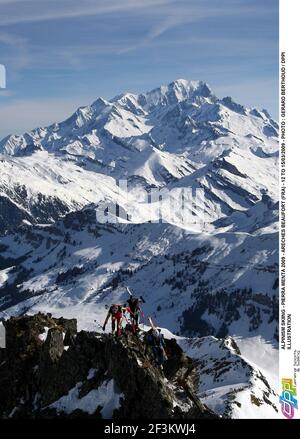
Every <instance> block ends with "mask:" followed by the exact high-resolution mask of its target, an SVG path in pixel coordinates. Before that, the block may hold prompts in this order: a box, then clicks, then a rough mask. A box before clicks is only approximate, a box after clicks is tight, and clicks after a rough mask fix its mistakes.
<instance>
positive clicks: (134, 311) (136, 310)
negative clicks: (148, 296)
mask: <svg viewBox="0 0 300 439" xmlns="http://www.w3.org/2000/svg"><path fill="white" fill-rule="evenodd" d="M127 292H128V294H129V296H130V297H129V299H128V300H127V303H128V306H129V309H130V311H131V313H130V320H131V327H132V332H133V334H135V333H136V332H137V331H138V330H139V321H140V315H142V317H144V313H143V311H142V309H141V303H145V300H144V299H143V297H142V296H140V298H138V297H135V296H134V295H133V294H132V293H131V291H130V290H129V288H127Z"/></svg>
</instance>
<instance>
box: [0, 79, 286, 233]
mask: <svg viewBox="0 0 300 439" xmlns="http://www.w3.org/2000/svg"><path fill="white" fill-rule="evenodd" d="M277 134H278V126H277V124H276V122H274V121H273V120H272V119H271V117H270V116H269V115H268V113H267V112H266V111H265V110H264V111H259V110H256V109H252V110H250V109H246V108H245V107H243V106H241V105H239V104H236V103H235V102H233V101H232V99H231V98H224V99H218V98H217V97H216V96H215V95H214V94H213V93H212V91H211V90H210V88H209V87H208V86H207V85H206V84H205V83H202V82H199V81H186V80H177V81H174V82H173V83H171V84H169V85H168V86H162V87H160V88H159V89H156V90H153V91H151V92H149V93H146V94H141V95H133V94H129V93H126V94H124V95H121V96H118V97H116V98H114V99H112V100H111V101H105V100H104V99H98V100H97V101H95V102H94V103H93V104H92V105H91V106H88V107H82V108H79V109H78V110H77V111H76V112H75V113H74V114H73V115H72V116H71V117H70V118H69V119H67V120H65V121H64V122H62V123H56V124H53V125H51V126H49V127H45V128H38V129H35V130H33V131H32V132H30V133H25V134H24V135H22V136H8V137H7V138H5V139H3V140H2V141H1V142H0V175H1V177H0V206H1V225H2V227H1V228H2V231H3V230H5V229H8V228H9V229H11V228H12V227H14V226H16V225H18V224H20V222H21V221H22V220H24V219H25V220H27V221H29V222H31V223H36V222H43V223H48V222H52V221H55V220H56V219H58V217H59V216H61V215H64V214H65V213H67V212H69V211H72V210H78V209H79V208H80V207H83V206H85V205H87V204H89V203H91V202H98V201H100V200H101V199H102V200H103V199H106V198H107V197H109V196H110V193H111V191H112V190H113V188H114V181H115V180H116V179H120V178H122V179H124V178H126V179H127V180H128V182H129V185H130V186H134V185H137V184H139V185H143V186H144V187H146V188H149V187H165V186H166V185H170V184H176V183H178V182H179V181H181V180H182V179H184V177H189V176H190V178H192V179H193V176H194V173H195V171H198V174H199V178H201V180H202V182H203V183H202V184H203V186H204V190H205V192H206V193H205V195H206V198H207V199H209V198H212V202H213V204H214V202H215V199H216V197H218V196H219V192H220V188H221V189H222V186H223V187H224V183H225V184H226V185H227V186H228V188H227V195H229V197H230V198H231V199H232V198H234V197H235V196H240V197H242V198H244V197H246V200H245V201H244V202H241V200H238V202H239V203H238V204H237V203H235V202H234V200H232V201H230V200H228V197H227V198H226V200H224V201H225V204H226V205H227V204H228V201H229V208H233V209H239V205H242V207H244V204H245V203H246V206H248V205H249V203H254V202H255V201H257V200H258V198H260V191H261V190H262V189H264V190H267V191H269V192H270V194H271V195H275V194H276V191H277V180H276V178H277V177H276V175H277V174H276V172H277V171H276V160H277V156H278V146H277ZM257 167H258V172H257ZM235 168H237V170H236V169H235ZM239 169H241V170H240V173H239V172H238V170H239ZM211 172H214V174H217V178H216V177H215V178H212V177H211ZM200 176H201V177H200ZM197 177H198V175H197ZM228 178H229V179H230V181H227V179H228ZM224 180H225V182H224ZM236 180H237V181H236ZM186 183H187V182H186V181H183V182H182V184H186ZM189 183H190V181H189ZM235 183H237V185H238V186H239V187H238V188H237V190H236V188H235V187H233V186H236V184H235ZM247 191H248V192H249V193H247ZM207 192H208V193H207ZM232 192H235V193H233V194H232ZM220 208H221V209H222V208H223V209H224V208H225V209H226V206H223V207H220Z"/></svg>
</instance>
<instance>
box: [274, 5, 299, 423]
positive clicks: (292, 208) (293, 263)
mask: <svg viewBox="0 0 300 439" xmlns="http://www.w3.org/2000/svg"><path fill="white" fill-rule="evenodd" d="M299 41H300V2H299V0H280V53H279V62H280V59H281V52H285V54H286V72H285V79H286V116H285V118H284V120H285V122H286V140H285V143H286V165H285V168H286V182H285V185H286V251H285V256H286V282H285V287H286V303H285V310H286V314H289V313H291V315H292V348H291V349H288V345H287V346H286V348H285V349H283V348H282V347H281V343H280V334H281V329H282V326H281V322H280V331H279V370H280V383H279V393H280V394H281V392H282V386H281V379H282V378H294V350H295V349H296V350H300V300H299V297H300V257H299V254H300V237H299V228H300V209H299V207H298V200H299V190H300V144H299V142H300V110H299V107H300V55H299ZM279 101H280V99H279ZM279 105H280V102H279ZM279 114H280V112H279ZM282 120H283V119H282V118H281V117H280V123H281V122H282ZM282 186H283V185H282V183H281V185H280V188H282ZM281 255H282V253H281ZM280 287H281V282H280ZM279 300H280V297H279ZM282 309H283V306H282V305H281V302H280V313H281V311H282ZM279 321H280V320H279ZM296 377H297V393H298V395H297V400H298V401H299V396H300V395H299V393H300V373H297V375H296ZM279 416H280V417H281V418H282V419H284V416H283V414H282V413H280V415H279ZM299 418H300V407H299V408H298V410H295V415H294V419H299Z"/></svg>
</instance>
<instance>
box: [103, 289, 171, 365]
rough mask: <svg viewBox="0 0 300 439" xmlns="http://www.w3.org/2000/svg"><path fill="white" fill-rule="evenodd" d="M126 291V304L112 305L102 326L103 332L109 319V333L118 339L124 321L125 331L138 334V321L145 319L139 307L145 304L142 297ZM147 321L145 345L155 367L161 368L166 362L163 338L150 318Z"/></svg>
mask: <svg viewBox="0 0 300 439" xmlns="http://www.w3.org/2000/svg"><path fill="white" fill-rule="evenodd" d="M127 291H128V293H129V296H130V297H129V299H128V300H127V301H126V304H124V305H120V304H115V303H114V304H112V305H111V306H110V308H109V310H108V313H107V316H106V319H105V321H104V324H103V326H102V329H103V331H105V328H106V325H107V323H108V321H109V319H111V331H112V334H113V335H116V336H117V337H119V336H120V335H121V333H122V330H123V326H124V325H123V324H124V321H125V322H126V324H125V328H126V329H129V330H130V331H131V332H132V333H133V334H138V333H139V331H140V328H139V323H140V319H141V317H145V316H144V313H143V311H142V307H141V304H142V303H145V300H144V299H143V297H142V296H140V297H139V298H138V297H135V296H134V295H133V294H132V293H131V291H130V290H129V289H128V288H127ZM148 320H149V323H150V326H151V328H150V330H149V331H148V332H147V333H146V335H145V337H144V340H145V342H146V344H147V345H148V346H149V347H150V348H151V351H152V354H153V357H154V360H155V362H156V364H157V366H159V367H160V368H162V367H163V363H164V362H165V360H167V355H166V350H165V348H166V344H165V340H164V336H163V334H162V332H161V330H160V328H157V327H156V326H155V325H154V323H153V321H152V319H151V318H150V317H148Z"/></svg>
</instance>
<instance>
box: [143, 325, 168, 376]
mask: <svg viewBox="0 0 300 439" xmlns="http://www.w3.org/2000/svg"><path fill="white" fill-rule="evenodd" d="M148 319H149V322H150V325H151V329H150V330H149V331H148V332H147V334H146V336H145V342H146V343H147V345H148V346H150V347H151V350H152V354H153V357H154V360H155V363H156V364H157V366H158V367H159V368H160V369H163V364H164V362H165V361H166V360H167V355H166V351H165V348H166V343H165V339H164V335H163V334H162V332H161V329H160V328H157V327H156V326H155V325H154V324H153V322H152V319H151V318H150V317H149V318H148Z"/></svg>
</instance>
